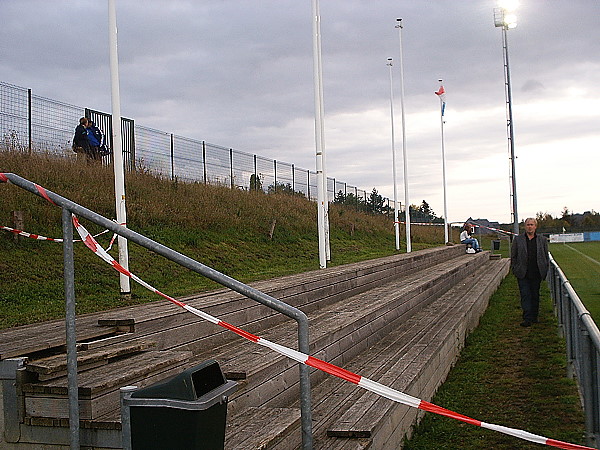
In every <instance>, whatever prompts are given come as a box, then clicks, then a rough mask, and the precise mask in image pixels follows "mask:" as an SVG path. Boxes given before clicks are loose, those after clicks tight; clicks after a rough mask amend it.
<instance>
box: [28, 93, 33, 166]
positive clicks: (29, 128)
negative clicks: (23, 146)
mask: <svg viewBox="0 0 600 450" xmlns="http://www.w3.org/2000/svg"><path fill="white" fill-rule="evenodd" d="M31 128H32V127H31V89H27V134H28V141H29V144H28V147H29V154H31Z"/></svg>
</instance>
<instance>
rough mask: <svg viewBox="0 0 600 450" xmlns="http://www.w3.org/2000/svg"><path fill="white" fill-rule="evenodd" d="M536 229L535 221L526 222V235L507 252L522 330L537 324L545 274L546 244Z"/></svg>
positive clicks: (528, 220) (546, 264)
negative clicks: (515, 287)
mask: <svg viewBox="0 0 600 450" xmlns="http://www.w3.org/2000/svg"><path fill="white" fill-rule="evenodd" d="M536 229H537V220H536V219H534V218H532V217H529V218H527V219H525V232H524V233H521V234H519V235H518V236H516V237H515V239H514V240H513V243H512V247H511V249H510V265H511V268H512V272H513V274H514V275H515V276H516V277H517V281H518V283H519V292H520V294H521V308H522V309H523V322H521V326H522V327H530V326H531V324H533V323H536V322H537V321H538V312H539V309H540V284H541V283H542V280H543V279H545V278H546V275H547V273H548V265H549V259H550V258H549V256H548V241H547V240H546V238H545V237H544V236H540V235H539V234H537V233H536Z"/></svg>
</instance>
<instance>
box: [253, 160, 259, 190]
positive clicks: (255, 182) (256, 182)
mask: <svg viewBox="0 0 600 450" xmlns="http://www.w3.org/2000/svg"><path fill="white" fill-rule="evenodd" d="M252 156H253V157H254V158H253V159H254V190H255V191H258V186H260V184H259V182H258V181H259V180H258V173H257V172H256V155H252ZM251 187H252V186H251Z"/></svg>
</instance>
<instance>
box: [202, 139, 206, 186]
mask: <svg viewBox="0 0 600 450" xmlns="http://www.w3.org/2000/svg"><path fill="white" fill-rule="evenodd" d="M202 168H203V170H204V184H206V142H205V141H202Z"/></svg>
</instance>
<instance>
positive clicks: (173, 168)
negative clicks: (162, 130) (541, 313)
mask: <svg viewBox="0 0 600 450" xmlns="http://www.w3.org/2000/svg"><path fill="white" fill-rule="evenodd" d="M174 147H175V139H174V137H173V133H171V181H174V180H175V158H174V155H173V150H174Z"/></svg>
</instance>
